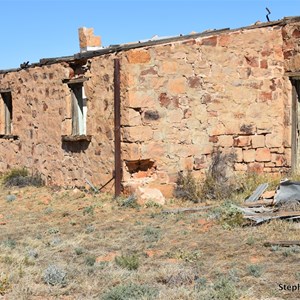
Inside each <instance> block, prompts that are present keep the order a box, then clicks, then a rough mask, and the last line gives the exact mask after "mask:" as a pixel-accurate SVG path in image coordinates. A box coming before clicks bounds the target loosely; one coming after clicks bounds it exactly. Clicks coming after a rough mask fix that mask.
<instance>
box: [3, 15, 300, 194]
mask: <svg viewBox="0 0 300 300" xmlns="http://www.w3.org/2000/svg"><path fill="white" fill-rule="evenodd" d="M299 49H300V20H299V18H293V19H284V20H282V21H279V22H273V23H264V24H261V25H257V26H250V27H247V28H243V29H239V30H227V31H222V32H214V31H212V32H210V33H205V34H202V35H201V34H196V35H190V36H186V37H180V38H174V39H168V40H165V41H164V40H160V41H157V42H155V43H154V42H153V43H151V42H150V43H144V44H143V43H141V44H136V45H134V46H128V47H126V46H125V47H123V48H122V47H119V48H118V49H115V51H106V50H99V51H95V52H93V54H89V55H88V58H87V56H85V55H84V54H82V55H77V56H76V57H74V58H73V59H69V58H68V59H66V60H65V61H64V60H63V59H62V60H58V62H56V61H52V62H51V64H45V65H43V63H40V64H37V65H33V66H30V67H29V68H27V69H23V70H16V71H10V72H2V74H1V75H0V91H1V89H2V90H4V89H11V93H12V101H13V120H12V126H13V129H12V134H13V135H14V136H18V139H17V140H15V139H1V142H0V147H1V154H2V155H1V162H0V170H1V171H5V170H7V169H8V168H10V167H13V166H26V167H28V168H29V169H32V170H33V171H36V170H37V171H39V172H40V173H42V174H43V176H44V178H45V179H47V182H48V183H49V184H58V185H66V186H75V185H77V186H81V185H84V183H85V182H84V180H85V178H87V179H88V180H90V181H91V182H93V183H94V184H96V185H99V186H100V185H102V184H104V183H105V182H107V181H108V180H109V179H110V178H111V177H112V173H113V169H114V165H113V163H114V156H113V153H114V147H113V140H114V134H113V123H114V120H113V98H114V96H113V95H114V91H113V59H114V58H116V57H118V58H119V59H120V64H121V101H122V102H121V125H122V126H121V136H122V144H121V149H122V153H121V154H122V160H123V185H124V188H125V189H126V190H132V189H135V188H136V187H137V186H140V185H146V186H149V187H157V188H159V189H160V190H161V191H162V192H163V193H164V194H165V195H170V194H171V192H172V189H173V187H174V182H175V181H176V176H177V173H178V171H181V170H192V171H193V172H194V174H195V175H196V176H203V174H204V173H205V171H206V170H207V168H208V167H209V165H210V162H211V155H212V151H213V149H215V148H217V147H218V148H219V149H221V150H222V151H223V152H225V153H227V152H232V151H234V152H235V153H236V161H235V165H234V167H235V171H237V172H247V171H255V172H267V173H279V172H282V171H286V170H288V169H290V167H291V132H292V118H291V113H292V85H291V81H290V78H289V76H287V72H294V73H295V72H299V71H300V52H299ZM112 50H113V49H112ZM108 52H112V53H108ZM79 58H80V59H79ZM86 65H88V68H86V67H85V66H86ZM83 75H84V77H85V78H86V79H87V80H86V81H84V83H83V84H84V87H85V92H86V95H87V99H88V100H87V126H86V127H87V132H86V135H90V136H92V138H91V141H90V142H89V141H77V142H74V141H69V142H66V141H62V136H71V135H72V132H71V127H72V111H71V107H72V106H71V103H70V102H71V100H70V89H69V87H68V84H67V83H66V82H68V79H70V78H71V79H73V78H81V77H82V76H83ZM63 82H65V83H63Z"/></svg>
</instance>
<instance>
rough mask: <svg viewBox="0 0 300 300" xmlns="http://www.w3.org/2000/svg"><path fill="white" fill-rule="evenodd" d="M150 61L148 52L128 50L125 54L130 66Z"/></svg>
mask: <svg viewBox="0 0 300 300" xmlns="http://www.w3.org/2000/svg"><path fill="white" fill-rule="evenodd" d="M150 59H151V56H150V53H149V51H146V50H130V51H128V52H127V60H128V62H129V63H130V64H144V63H147V62H149V61H150Z"/></svg>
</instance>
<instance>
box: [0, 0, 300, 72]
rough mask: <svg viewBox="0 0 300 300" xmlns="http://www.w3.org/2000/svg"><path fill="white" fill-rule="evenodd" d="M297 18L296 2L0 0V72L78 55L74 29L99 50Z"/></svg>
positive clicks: (297, 4)
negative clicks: (96, 40) (96, 41)
mask: <svg viewBox="0 0 300 300" xmlns="http://www.w3.org/2000/svg"><path fill="white" fill-rule="evenodd" d="M266 7H268V8H269V9H270V10H271V15H270V19H271V21H274V20H278V19H281V18H283V17H285V16H297V15H300V6H299V0H185V1H184V0H177V1H176V0H160V1H159V0H139V1H138V0H132V1H127V0H0V11H1V16H0V28H1V29H0V30H1V42H0V69H9V68H15V67H19V65H20V63H22V62H24V61H30V63H33V62H38V61H39V59H40V58H47V57H58V56H65V55H72V54H74V53H77V52H79V43H78V33H77V30H78V28H79V27H82V26H86V27H93V28H94V32H95V34H96V35H100V36H101V38H102V44H103V46H109V45H112V44H120V43H127V42H133V41H137V40H143V39H148V38H151V37H152V36H154V35H159V36H174V35H179V34H188V33H190V32H191V31H196V32H201V31H204V30H207V29H221V28H226V27H230V28H238V27H242V26H247V25H250V24H253V23H255V22H256V21H258V20H260V21H266V13H267V12H266Z"/></svg>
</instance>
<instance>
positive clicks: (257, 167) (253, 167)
mask: <svg viewBox="0 0 300 300" xmlns="http://www.w3.org/2000/svg"><path fill="white" fill-rule="evenodd" d="M263 171H264V164H263V163H250V164H248V172H249V173H263Z"/></svg>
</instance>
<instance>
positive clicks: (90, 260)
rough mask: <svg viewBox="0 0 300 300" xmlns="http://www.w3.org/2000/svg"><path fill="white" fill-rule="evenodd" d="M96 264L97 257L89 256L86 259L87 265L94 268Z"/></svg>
mask: <svg viewBox="0 0 300 300" xmlns="http://www.w3.org/2000/svg"><path fill="white" fill-rule="evenodd" d="M95 262H96V257H95V256H87V257H86V258H85V264H86V265H87V266H90V267H92V266H93V265H94V264H95Z"/></svg>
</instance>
